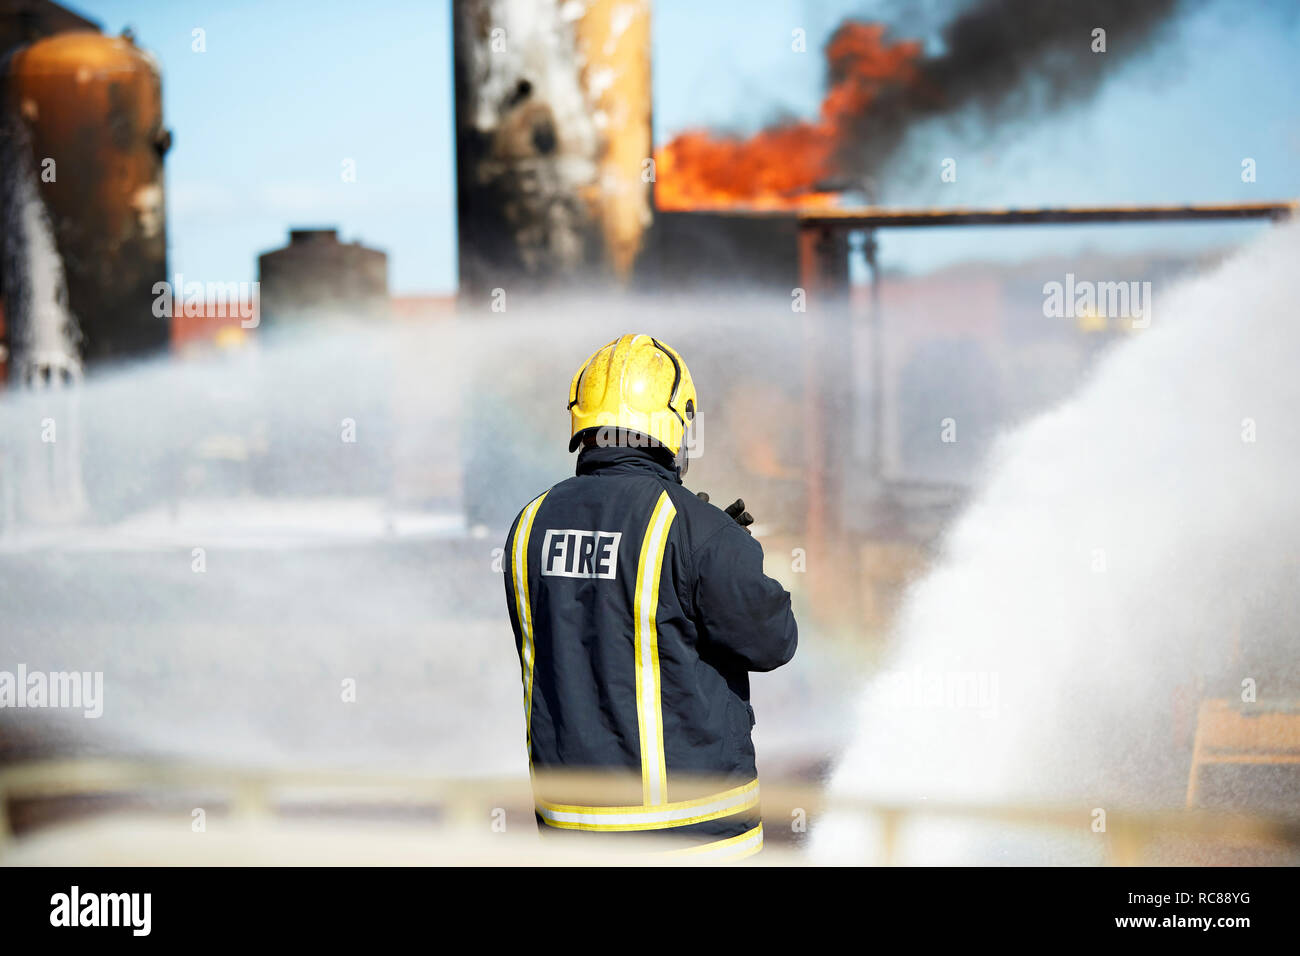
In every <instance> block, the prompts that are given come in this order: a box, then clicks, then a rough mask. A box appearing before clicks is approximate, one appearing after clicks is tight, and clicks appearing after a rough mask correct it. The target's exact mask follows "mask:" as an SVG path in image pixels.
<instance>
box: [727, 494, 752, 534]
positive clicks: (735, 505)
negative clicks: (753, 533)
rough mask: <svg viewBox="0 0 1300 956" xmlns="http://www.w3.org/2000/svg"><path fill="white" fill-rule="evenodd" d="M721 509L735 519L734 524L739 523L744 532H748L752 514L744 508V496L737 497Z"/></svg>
mask: <svg viewBox="0 0 1300 956" xmlns="http://www.w3.org/2000/svg"><path fill="white" fill-rule="evenodd" d="M722 510H723V511H724V512H726V514H727V516H728V517H730V518H734V519H735V521H736V524H738V525H740V527H741V528H742V529H743V530H744V532H745V534H750V530H749V526H750V525H751V524H753V523H754V516H753V515H752V514H750V513H749V512H748V511H746V510H745V499H744V498H737V499H736V500H735V501H733V502H732V503H731V504H729V505H727V507H725V508H723V509H722Z"/></svg>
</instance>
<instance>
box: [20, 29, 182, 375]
mask: <svg viewBox="0 0 1300 956" xmlns="http://www.w3.org/2000/svg"><path fill="white" fill-rule="evenodd" d="M3 85H4V90H3V107H4V109H5V110H6V113H7V115H8V118H9V122H10V124H11V128H15V126H16V129H17V135H16V136H15V137H14V140H15V141H16V142H18V144H19V146H20V149H22V150H25V151H26V152H27V153H28V154H29V157H30V163H29V164H23V165H27V166H28V169H27V170H26V172H25V173H24V172H22V171H21V170H20V171H15V170H12V169H11V170H9V171H8V172H7V173H6V175H15V174H18V175H27V176H29V177H31V178H32V179H33V180H34V182H35V185H36V190H37V193H38V195H39V197H40V199H41V202H42V204H43V206H44V211H45V214H46V216H47V217H48V221H49V223H50V225H51V226H52V232H53V237H54V240H55V245H56V247H57V251H58V254H59V257H60V258H61V259H62V266H63V271H64V275H65V277H66V285H67V298H68V302H67V305H68V311H69V312H70V313H71V316H72V322H73V324H74V326H75V328H74V330H73V335H72V336H71V339H72V340H73V341H75V342H76V347H77V349H78V350H79V352H80V357H81V359H82V360H84V361H85V362H86V363H87V364H93V363H95V362H99V361H104V360H109V359H120V358H127V357H131V356H137V355H142V354H147V353H149V352H153V351H155V350H161V349H164V348H165V347H166V345H167V342H168V334H169V319H168V318H166V317H161V318H160V317H158V316H155V315H154V310H153V302H154V299H155V292H154V284H155V283H157V282H160V281H163V280H165V279H167V237H166V220H165V212H164V204H163V155H164V153H165V152H166V151H167V148H168V146H169V145H170V134H169V133H168V131H167V130H166V128H165V127H164V126H163V118H162V83H161V78H160V74H159V71H158V67H157V64H156V63H155V61H154V60H153V58H152V57H150V56H149V54H148V53H146V52H144V51H143V50H141V49H139V48H138V47H137V46H136V45H135V42H134V40H133V39H132V37H131V36H130V35H129V34H127V35H123V36H120V37H111V36H105V35H103V34H100V33H94V32H89V31H77V32H69V33H60V34H56V35H54V36H51V37H46V38H44V39H40V40H37V41H35V42H33V43H31V44H30V45H28V46H25V47H22V48H19V49H18V50H16V51H15V52H14V53H13V54H12V55H11V56H10V57H9V60H8V68H7V70H6V71H5V75H4V77H3ZM16 318H17V317H15V316H12V315H10V316H9V319H10V322H11V323H13V322H14V321H15V320H16ZM34 321H39V319H35V320H34ZM15 331H21V330H15V329H13V328H12V327H11V329H10V330H9V332H10V334H9V338H10V341H11V343H14V344H16V343H15V338H14V332H15ZM11 358H12V359H18V358H20V356H19V355H18V354H14V355H13V356H11Z"/></svg>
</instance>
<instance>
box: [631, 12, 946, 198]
mask: <svg viewBox="0 0 1300 956" xmlns="http://www.w3.org/2000/svg"><path fill="white" fill-rule="evenodd" d="M920 55H921V45H920V43H917V42H915V41H911V40H907V41H902V42H899V43H890V42H888V41H886V40H885V27H884V26H883V25H882V24H878V23H861V22H858V21H852V20H850V21H847V22H845V23H843V24H841V26H840V27H839V29H837V30H836V31H835V34H834V35H833V36H832V37H831V41H830V43H829V44H827V47H826V61H827V64H828V66H829V68H830V77H831V85H830V89H829V90H827V92H826V96H825V98H824V99H823V100H822V104H821V117H820V119H818V120H817V121H816V122H812V121H808V120H799V121H796V122H790V123H782V124H778V125H776V126H771V127H768V128H767V129H763V130H760V131H759V132H758V133H756V134H755V135H753V136H751V137H749V138H748V139H740V138H737V137H730V136H715V135H714V134H712V133H709V132H707V131H704V130H689V131H687V132H684V133H682V134H680V135H678V136H677V137H675V138H674V139H673V140H672V141H671V142H669V143H667V144H665V145H663V146H661V147H659V149H657V150H655V180H656V181H655V205H656V207H657V208H659V209H670V210H673V209H675V210H681V209H706V208H719V207H721V208H728V207H731V208H737V207H738V208H746V209H795V208H799V209H802V208H808V207H825V206H829V205H833V204H834V202H835V200H836V194H835V193H831V192H818V191H816V185H817V184H818V183H819V182H823V181H825V180H827V179H829V178H830V177H832V176H834V175H835V173H836V169H835V156H836V153H837V152H838V150H839V147H840V145H841V143H842V141H843V134H844V130H845V127H846V125H847V124H848V123H850V122H853V121H854V120H857V119H860V118H861V117H862V116H863V115H864V114H865V113H866V112H867V111H868V110H869V109H870V108H871V105H872V103H874V102H875V100H876V98H877V97H878V96H879V94H880V92H881V91H882V90H884V89H885V88H887V87H890V86H898V85H907V84H910V83H912V82H914V81H915V79H916V62H917V60H918V59H919V57H920Z"/></svg>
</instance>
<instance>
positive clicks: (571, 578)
mask: <svg viewBox="0 0 1300 956" xmlns="http://www.w3.org/2000/svg"><path fill="white" fill-rule="evenodd" d="M664 454H665V453H664V452H662V451H661V450H651V449H638V448H626V447H592V448H584V449H583V450H582V452H581V454H580V455H579V457H578V467H577V475H576V476H575V477H573V478H570V479H568V480H567V481H563V482H561V483H560V484H558V485H556V486H555V487H554V488H552V489H551V490H550V491H548V492H546V493H545V494H543V495H541V496H539V497H538V498H536V499H534V500H533V501H532V502H530V503H529V505H528V506H527V507H525V508H524V510H523V511H522V512H521V513H520V515H519V516H518V517H517V518H516V519H515V522H514V524H513V525H512V526H511V529H510V537H509V539H508V541H507V548H506V561H505V584H506V603H507V604H508V605H509V608H510V619H511V624H512V625H513V627H514V632H515V642H516V647H517V648H518V650H519V654H520V662H521V665H522V671H523V683H524V706H525V714H526V721H527V739H528V747H529V757H530V760H531V763H532V768H533V771H534V781H535V787H534V789H535V792H536V796H537V813H538V820H539V823H541V824H544V825H545V826H544V829H548V830H550V829H555V830H562V831H563V830H596V831H605V832H643V831H670V832H672V833H674V834H677V835H689V836H692V837H694V838H695V839H697V840H699V841H702V842H707V843H708V846H710V847H712V846H714V845H715V844H716V845H720V846H723V847H724V848H726V847H730V848H732V849H735V848H737V847H739V846H741V845H742V844H743V845H745V846H750V845H752V844H753V843H754V840H753V839H752V838H753V837H755V836H756V837H757V840H758V841H759V845H761V827H759V826H758V820H757V816H758V812H757V801H758V792H757V773H756V769H755V765H754V747H753V743H752V741H751V739H750V731H751V729H752V727H753V724H754V716H753V709H752V708H751V707H750V704H749V672H750V671H770V670H772V669H773V668H776V667H780V666H781V665H782V664H784V663H786V662H787V661H788V660H790V658H791V657H792V656H793V655H794V652H795V646H796V644H797V642H798V631H797V628H796V626H795V621H794V615H793V614H792V613H791V610H790V595H789V594H788V593H786V591H785V589H784V588H782V587H781V586H780V585H779V584H778V583H777V582H775V581H773V580H772V579H771V578H768V577H766V576H765V575H764V574H763V551H762V548H761V547H760V546H759V544H758V542H757V541H755V540H754V539H753V538H752V537H751V536H750V535H749V534H748V533H747V532H745V531H744V530H743V529H742V528H741V527H740V526H739V525H738V524H736V522H735V521H734V520H733V519H732V518H730V517H729V516H728V515H726V514H725V513H724V512H723V511H722V510H721V509H719V508H718V507H716V506H714V505H712V504H709V503H706V502H704V501H702V500H701V499H699V498H698V497H696V495H694V494H693V493H692V492H690V491H688V490H686V489H685V488H684V487H683V486H682V484H681V479H680V477H679V476H678V473H677V471H676V470H675V469H674V468H673V467H672V466H671V464H670V463H669V462H668V461H667V459H666V458H664V457H661V456H663V455H664ZM553 768H565V769H570V770H580V769H600V770H610V769H618V770H624V771H627V774H626V776H627V778H628V779H629V780H630V781H631V786H630V788H629V794H628V796H627V797H626V798H625V799H624V800H623V801H622V802H619V803H617V804H611V803H610V802H609V800H608V799H604V800H600V799H587V798H585V796H584V794H581V793H577V794H574V793H560V794H548V793H542V792H537V791H541V790H542V789H543V788H541V787H539V786H538V783H537V781H539V780H540V779H542V777H543V775H544V772H545V771H546V770H548V769H553ZM637 790H639V791H640V792H639V793H637V792H635V791H637ZM720 837H721V838H728V839H723V840H719V838H720Z"/></svg>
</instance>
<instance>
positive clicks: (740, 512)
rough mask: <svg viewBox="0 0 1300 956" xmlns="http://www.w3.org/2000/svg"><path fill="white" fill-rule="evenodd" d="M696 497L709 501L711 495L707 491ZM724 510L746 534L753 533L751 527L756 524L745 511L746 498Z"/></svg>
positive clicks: (751, 516) (734, 502)
mask: <svg viewBox="0 0 1300 956" xmlns="http://www.w3.org/2000/svg"><path fill="white" fill-rule="evenodd" d="M695 497H697V498H699V499H700V500H701V501H708V500H709V493H708V492H707V491H700V492H697V493H696V495H695ZM722 510H723V512H725V513H726V515H727V517H728V518H731V519H733V520H734V521H735V522H736V524H738V525H740V527H741V528H743V529H744V531H745V534H751V533H752V532H751V531H750V530H749V526H750V525H751V524H753V523H754V516H753V515H752V514H750V513H749V512H748V511H746V510H745V499H744V498H737V499H736V500H735V501H733V502H732V503H731V504H729V505H727V507H725V508H723V509H722Z"/></svg>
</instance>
